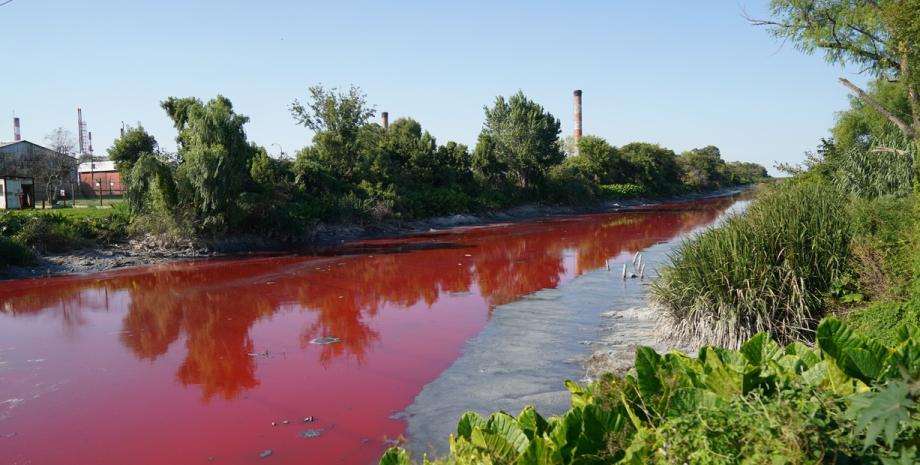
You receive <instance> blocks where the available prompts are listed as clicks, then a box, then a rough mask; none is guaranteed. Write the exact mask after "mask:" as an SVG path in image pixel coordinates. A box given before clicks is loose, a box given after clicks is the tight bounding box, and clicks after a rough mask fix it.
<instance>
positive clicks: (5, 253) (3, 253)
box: [0, 236, 35, 266]
mask: <svg viewBox="0 0 920 465" xmlns="http://www.w3.org/2000/svg"><path fill="white" fill-rule="evenodd" d="M33 260H35V255H34V254H33V253H32V251H31V250H29V248H28V247H26V246H24V245H22V244H20V243H18V242H16V241H14V240H12V239H10V238H8V237H3V236H0V266H9V265H16V266H23V265H28V264H29V263H32V261H33Z"/></svg>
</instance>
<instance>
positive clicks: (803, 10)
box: [752, 0, 920, 142]
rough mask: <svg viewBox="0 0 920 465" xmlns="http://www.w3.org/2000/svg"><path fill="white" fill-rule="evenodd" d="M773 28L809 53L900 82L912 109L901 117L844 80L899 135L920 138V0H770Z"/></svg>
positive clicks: (769, 22)
mask: <svg viewBox="0 0 920 465" xmlns="http://www.w3.org/2000/svg"><path fill="white" fill-rule="evenodd" d="M770 11H771V13H772V16H773V19H770V20H752V22H753V23H754V24H756V25H761V26H767V27H769V30H770V32H771V33H772V34H773V35H774V36H776V37H778V38H781V39H784V40H790V41H791V42H792V43H794V44H795V45H796V46H797V47H798V48H799V49H801V50H802V51H804V52H806V53H814V52H816V51H821V52H823V53H824V57H825V59H826V60H827V61H829V62H831V63H840V64H843V63H852V64H856V65H858V66H860V67H861V68H862V71H863V72H866V73H871V74H872V75H874V76H876V77H878V78H884V79H888V80H891V81H898V82H900V83H902V84H903V85H904V86H905V88H906V90H907V95H908V100H909V105H910V113H909V114H908V115H902V114H899V113H897V112H896V111H895V109H894V108H891V107H889V106H886V105H885V104H883V103H882V102H880V101H879V100H877V99H875V98H873V97H872V95H870V94H869V93H868V92H866V91H865V90H863V89H862V88H860V87H858V86H856V85H855V84H853V83H852V82H850V81H849V80H847V79H846V78H842V77H841V78H840V82H841V83H842V84H843V85H844V86H846V87H847V88H848V89H850V90H851V91H852V92H853V93H854V94H856V96H857V97H858V98H859V99H860V100H861V101H862V102H864V103H865V104H866V105H867V106H869V107H871V108H873V109H874V110H875V111H877V112H879V113H880V114H882V115H883V116H884V117H885V118H887V119H888V120H889V121H891V122H892V123H893V124H894V125H895V126H896V127H897V128H898V130H900V131H901V133H902V134H903V135H904V136H906V137H909V138H910V139H913V140H914V141H917V142H920V0H771V2H770Z"/></svg>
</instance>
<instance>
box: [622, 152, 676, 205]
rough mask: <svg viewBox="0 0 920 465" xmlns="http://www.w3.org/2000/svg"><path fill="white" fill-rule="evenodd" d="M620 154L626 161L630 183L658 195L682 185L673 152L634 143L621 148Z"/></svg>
mask: <svg viewBox="0 0 920 465" xmlns="http://www.w3.org/2000/svg"><path fill="white" fill-rule="evenodd" d="M620 153H621V154H622V155H623V159H624V160H626V163H627V166H628V179H629V181H630V182H632V183H635V184H639V185H641V186H643V187H645V188H646V189H647V190H648V191H649V192H652V193H656V194H665V193H669V192H672V191H674V190H675V189H676V188H677V187H678V186H679V185H680V168H679V167H678V166H677V156H676V155H675V154H674V151H673V150H670V149H666V148H664V147H662V146H660V145H657V144H649V143H645V142H633V143H631V144H626V145H624V146H622V147H620Z"/></svg>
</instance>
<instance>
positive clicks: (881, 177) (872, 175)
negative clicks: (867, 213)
mask: <svg viewBox="0 0 920 465" xmlns="http://www.w3.org/2000/svg"><path fill="white" fill-rule="evenodd" d="M914 148H915V146H914V145H913V143H912V142H905V141H899V140H896V139H893V140H890V141H876V142H875V143H874V144H873V145H872V147H871V148H868V149H865V148H861V147H854V148H852V149H850V150H847V151H845V152H843V153H842V154H840V159H839V160H838V161H837V164H838V168H839V169H838V172H837V174H836V176H835V182H836V183H837V185H838V186H840V188H842V189H844V190H846V191H848V192H851V193H853V194H855V195H857V196H859V197H863V198H874V197H880V196H883V195H894V196H899V197H903V196H906V195H908V194H910V193H911V191H912V187H913V185H912V182H911V180H912V177H913V165H914V158H915V149H914Z"/></svg>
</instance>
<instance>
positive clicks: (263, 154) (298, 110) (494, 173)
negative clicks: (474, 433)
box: [108, 86, 767, 238]
mask: <svg viewBox="0 0 920 465" xmlns="http://www.w3.org/2000/svg"><path fill="white" fill-rule="evenodd" d="M161 106H162V108H163V109H164V111H165V112H166V113H167V115H169V117H170V119H171V120H172V122H173V126H174V127H175V129H176V131H177V133H178V134H177V137H176V141H177V151H176V152H175V153H167V152H165V151H162V150H160V149H159V147H158V143H157V141H156V139H155V138H154V137H153V136H151V135H150V134H149V133H147V132H146V130H145V129H144V128H143V126H141V125H140V124H138V126H137V127H133V128H128V130H127V131H125V133H124V134H123V135H122V136H121V137H119V138H118V139H116V140H115V142H114V143H113V145H112V146H111V147H110V148H109V149H108V154H109V158H110V159H112V160H113V161H115V162H116V166H117V168H118V170H119V171H120V172H121V173H122V175H123V178H124V181H125V183H126V184H127V194H126V200H127V203H128V206H129V209H130V211H131V213H132V215H133V216H134V217H135V218H136V219H138V220H139V221H138V224H141V225H145V226H143V227H146V228H148V229H154V230H159V232H170V231H171V232H177V231H180V232H183V233H195V234H206V235H220V234H225V233H228V232H262V233H270V234H272V235H275V236H277V237H281V238H285V237H294V236H296V235H298V232H299V231H302V230H303V229H304V227H305V226H309V225H311V224H314V223H316V222H319V221H323V222H362V221H379V220H381V219H385V218H419V217H428V216H434V215H442V214H451V213H462V212H469V211H480V210H489V209H497V208H506V207H510V206H513V205H517V204H522V203H527V202H535V201H545V202H550V203H559V204H586V203H591V202H597V201H600V200H605V199H615V198H623V197H629V196H638V195H644V196H660V195H669V194H677V193H681V192H687V191H692V190H705V189H714V188H719V187H724V186H730V185H739V184H747V183H753V182H756V181H758V180H760V179H763V178H765V177H767V171H766V169H765V168H764V167H762V166H760V165H757V164H754V163H742V162H725V161H724V160H722V158H721V153H720V152H719V149H718V148H716V147H714V146H708V147H703V148H699V149H694V150H690V151H688V152H685V153H681V154H679V155H678V154H676V153H675V152H674V151H672V150H669V149H667V148H664V147H661V146H659V145H655V144H649V143H631V144H627V145H624V146H622V147H614V146H612V145H611V144H609V143H608V142H607V141H605V140H604V139H603V138H600V137H597V136H585V137H582V138H581V139H580V140H579V141H578V142H577V144H576V143H572V142H571V141H570V142H569V143H568V144H567V143H565V141H563V140H562V139H560V133H561V130H560V122H559V119H557V118H556V117H554V116H553V115H552V114H551V113H549V112H548V111H546V110H545V109H544V108H543V107H542V106H541V105H539V104H538V103H536V102H534V101H532V100H530V99H529V98H527V97H526V96H525V95H524V94H523V93H521V92H518V93H517V94H514V95H512V96H510V97H508V98H505V97H497V98H496V99H495V101H494V102H493V104H492V105H491V106H487V107H485V108H484V110H485V121H484V123H483V128H482V131H481V133H480V134H479V137H478V139H477V142H476V146H475V147H474V148H473V149H472V150H470V148H469V147H467V146H466V145H464V144H460V143H457V142H452V141H451V142H447V143H445V144H440V143H438V141H437V139H436V138H435V137H434V136H432V135H431V134H430V133H429V132H428V131H426V130H424V129H423V128H422V125H421V124H420V123H419V122H418V121H416V120H414V119H411V118H401V119H397V120H395V121H394V122H393V123H392V124H390V125H389V126H388V127H386V128H384V127H383V126H381V125H380V124H377V123H376V122H374V121H373V118H374V116H375V114H376V112H375V110H374V108H373V107H372V106H370V105H369V104H368V102H367V99H366V96H365V95H364V93H363V92H362V91H361V90H360V89H359V88H357V87H354V86H352V87H350V88H348V89H345V90H338V89H327V88H324V87H322V86H313V87H311V88H310V89H309V94H308V96H307V98H306V99H305V100H303V101H301V100H295V101H294V102H293V103H292V104H291V105H290V107H289V110H290V112H291V115H292V117H293V118H294V119H295V121H297V123H298V124H300V125H302V126H304V127H305V128H307V129H310V130H311V131H312V132H313V133H314V136H313V140H312V144H310V145H308V146H306V147H304V148H303V149H301V150H299V151H298V152H296V155H295V156H294V157H293V159H289V158H286V157H282V158H275V157H271V156H269V154H268V152H267V150H266V149H265V147H263V146H260V145H258V144H255V143H253V142H252V141H250V140H248V138H247V136H246V132H245V129H244V125H245V124H246V123H247V122H248V121H249V119H248V117H246V116H243V115H241V114H239V113H237V112H236V111H235V110H234V108H233V104H232V103H231V102H230V100H229V99H227V98H226V97H223V96H220V95H219V96H217V97H215V98H213V99H211V100H209V101H207V102H205V101H202V100H200V99H197V98H176V97H170V98H168V99H166V100H164V101H163V102H161ZM566 147H569V148H568V149H566ZM148 232H157V231H148Z"/></svg>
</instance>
